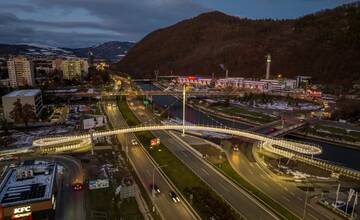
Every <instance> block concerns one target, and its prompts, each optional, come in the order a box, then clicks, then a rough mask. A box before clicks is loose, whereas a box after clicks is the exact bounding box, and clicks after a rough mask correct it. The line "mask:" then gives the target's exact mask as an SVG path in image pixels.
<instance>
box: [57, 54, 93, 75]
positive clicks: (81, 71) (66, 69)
mask: <svg viewBox="0 0 360 220" xmlns="http://www.w3.org/2000/svg"><path fill="white" fill-rule="evenodd" d="M61 69H62V71H63V77H64V79H68V80H73V79H76V80H81V79H82V77H84V76H86V75H87V74H88V69H89V65H88V63H87V60H86V59H80V58H71V59H68V60H64V61H62V64H61Z"/></svg>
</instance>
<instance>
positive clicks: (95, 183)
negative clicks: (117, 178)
mask: <svg viewBox="0 0 360 220" xmlns="http://www.w3.org/2000/svg"><path fill="white" fill-rule="evenodd" d="M108 187H109V180H108V179H97V180H90V181H89V189H90V190H94V189H104V188H108Z"/></svg>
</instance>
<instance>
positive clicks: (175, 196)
mask: <svg viewBox="0 0 360 220" xmlns="http://www.w3.org/2000/svg"><path fill="white" fill-rule="evenodd" d="M169 196H170V198H171V200H172V201H173V202H175V203H178V202H180V198H179V197H178V196H177V194H176V193H175V192H174V191H170V192H169Z"/></svg>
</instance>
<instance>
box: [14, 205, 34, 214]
mask: <svg viewBox="0 0 360 220" xmlns="http://www.w3.org/2000/svg"><path fill="white" fill-rule="evenodd" d="M24 212H31V206H25V207H19V208H15V209H14V215H17V214H22V213H24Z"/></svg>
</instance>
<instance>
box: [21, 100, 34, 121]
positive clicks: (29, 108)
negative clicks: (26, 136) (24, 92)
mask: <svg viewBox="0 0 360 220" xmlns="http://www.w3.org/2000/svg"><path fill="white" fill-rule="evenodd" d="M22 110H23V111H22V116H23V121H24V123H25V125H26V126H27V125H28V123H29V121H33V120H35V119H36V115H35V109H34V106H33V105H30V104H25V105H24V106H23V108H22Z"/></svg>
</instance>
